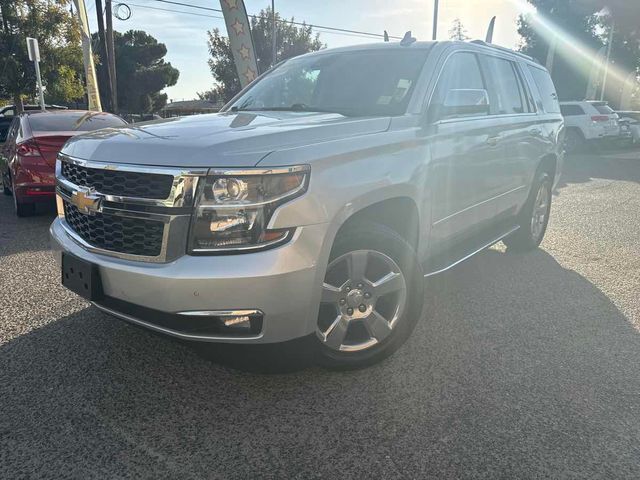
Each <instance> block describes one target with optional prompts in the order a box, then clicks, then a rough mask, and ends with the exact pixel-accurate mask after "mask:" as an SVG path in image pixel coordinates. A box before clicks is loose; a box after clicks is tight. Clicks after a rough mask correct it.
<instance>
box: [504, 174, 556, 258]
mask: <svg viewBox="0 0 640 480" xmlns="http://www.w3.org/2000/svg"><path fill="white" fill-rule="evenodd" d="M551 188H552V182H551V176H550V175H549V174H548V173H547V172H542V173H540V174H539V175H538V178H537V180H536V182H535V184H534V185H533V188H532V189H531V193H530V194H529V198H528V199H527V203H525V205H524V207H523V208H522V211H521V212H520V222H519V224H520V228H519V229H518V230H517V231H516V232H515V233H514V234H513V235H510V236H509V237H507V238H505V239H504V240H503V242H504V243H505V245H507V247H509V249H513V250H515V251H526V250H533V249H534V248H537V247H538V245H540V242H542V239H543V238H544V234H545V232H546V231H547V224H548V223H549V213H550V212H551V198H552V195H551Z"/></svg>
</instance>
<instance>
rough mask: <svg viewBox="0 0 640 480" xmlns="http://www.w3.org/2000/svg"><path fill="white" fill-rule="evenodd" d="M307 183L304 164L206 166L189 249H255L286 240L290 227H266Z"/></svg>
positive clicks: (302, 191) (306, 167) (194, 215)
mask: <svg viewBox="0 0 640 480" xmlns="http://www.w3.org/2000/svg"><path fill="white" fill-rule="evenodd" d="M308 181H309V167H308V166H307V165H302V166H294V167H278V168H273V169H243V170H232V169H230V170H224V171H221V170H210V171H209V173H208V175H207V177H206V178H205V179H204V180H202V181H200V184H199V186H198V196H197V199H196V206H195V212H194V214H193V218H192V221H191V233H190V235H189V253H192V254H211V253H223V252H230V251H234V250H237V251H253V250H258V249H264V248H268V247H272V246H275V245H280V244H281V243H284V242H286V241H287V240H288V239H289V238H290V237H291V235H292V233H293V229H281V230H267V225H268V224H269V220H270V219H271V215H272V214H273V212H274V211H275V209H276V208H277V207H279V206H280V205H282V204H283V203H285V202H288V201H289V200H291V199H292V198H295V197H298V196H300V195H302V194H303V193H304V192H305V191H306V189H307V184H308Z"/></svg>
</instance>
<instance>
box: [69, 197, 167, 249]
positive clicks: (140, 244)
mask: <svg viewBox="0 0 640 480" xmlns="http://www.w3.org/2000/svg"><path fill="white" fill-rule="evenodd" d="M64 216H65V220H66V221H67V224H68V225H69V226H70V227H71V228H72V229H73V231H74V232H76V233H77V234H78V235H79V236H80V238H82V239H83V240H84V241H85V242H87V243H89V244H91V245H93V246H95V247H98V248H102V249H104V250H109V251H111V252H119V253H126V254H129V255H144V256H149V257H155V256H158V255H160V252H161V250H162V236H163V233H164V223H162V222H159V221H156V220H146V219H139V218H131V217H120V216H117V215H106V214H102V213H96V214H94V215H84V214H82V213H80V212H79V211H78V209H77V208H76V207H75V206H74V205H71V204H70V203H67V202H64Z"/></svg>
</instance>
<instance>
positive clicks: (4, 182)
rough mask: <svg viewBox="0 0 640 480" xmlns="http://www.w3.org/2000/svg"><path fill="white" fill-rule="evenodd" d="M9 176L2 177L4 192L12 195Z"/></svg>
mask: <svg viewBox="0 0 640 480" xmlns="http://www.w3.org/2000/svg"><path fill="white" fill-rule="evenodd" d="M7 179H8V176H7V175H2V192H3V193H4V194H5V195H11V188H9V182H8V181H7Z"/></svg>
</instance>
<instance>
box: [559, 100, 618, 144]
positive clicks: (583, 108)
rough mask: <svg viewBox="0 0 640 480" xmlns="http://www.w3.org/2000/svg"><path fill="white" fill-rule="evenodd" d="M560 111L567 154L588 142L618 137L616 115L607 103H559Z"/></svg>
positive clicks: (588, 101)
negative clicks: (562, 118)
mask: <svg viewBox="0 0 640 480" xmlns="http://www.w3.org/2000/svg"><path fill="white" fill-rule="evenodd" d="M560 111H561V112H562V116H563V117H564V124H565V128H566V136H565V147H566V149H567V152H573V151H576V150H577V149H578V148H580V146H581V145H583V144H584V143H585V142H588V141H597V140H606V139H614V138H617V137H619V136H620V125H618V114H617V113H615V112H614V111H613V110H612V109H611V107H610V106H609V105H607V102H599V101H593V100H583V101H572V102H561V103H560Z"/></svg>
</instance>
